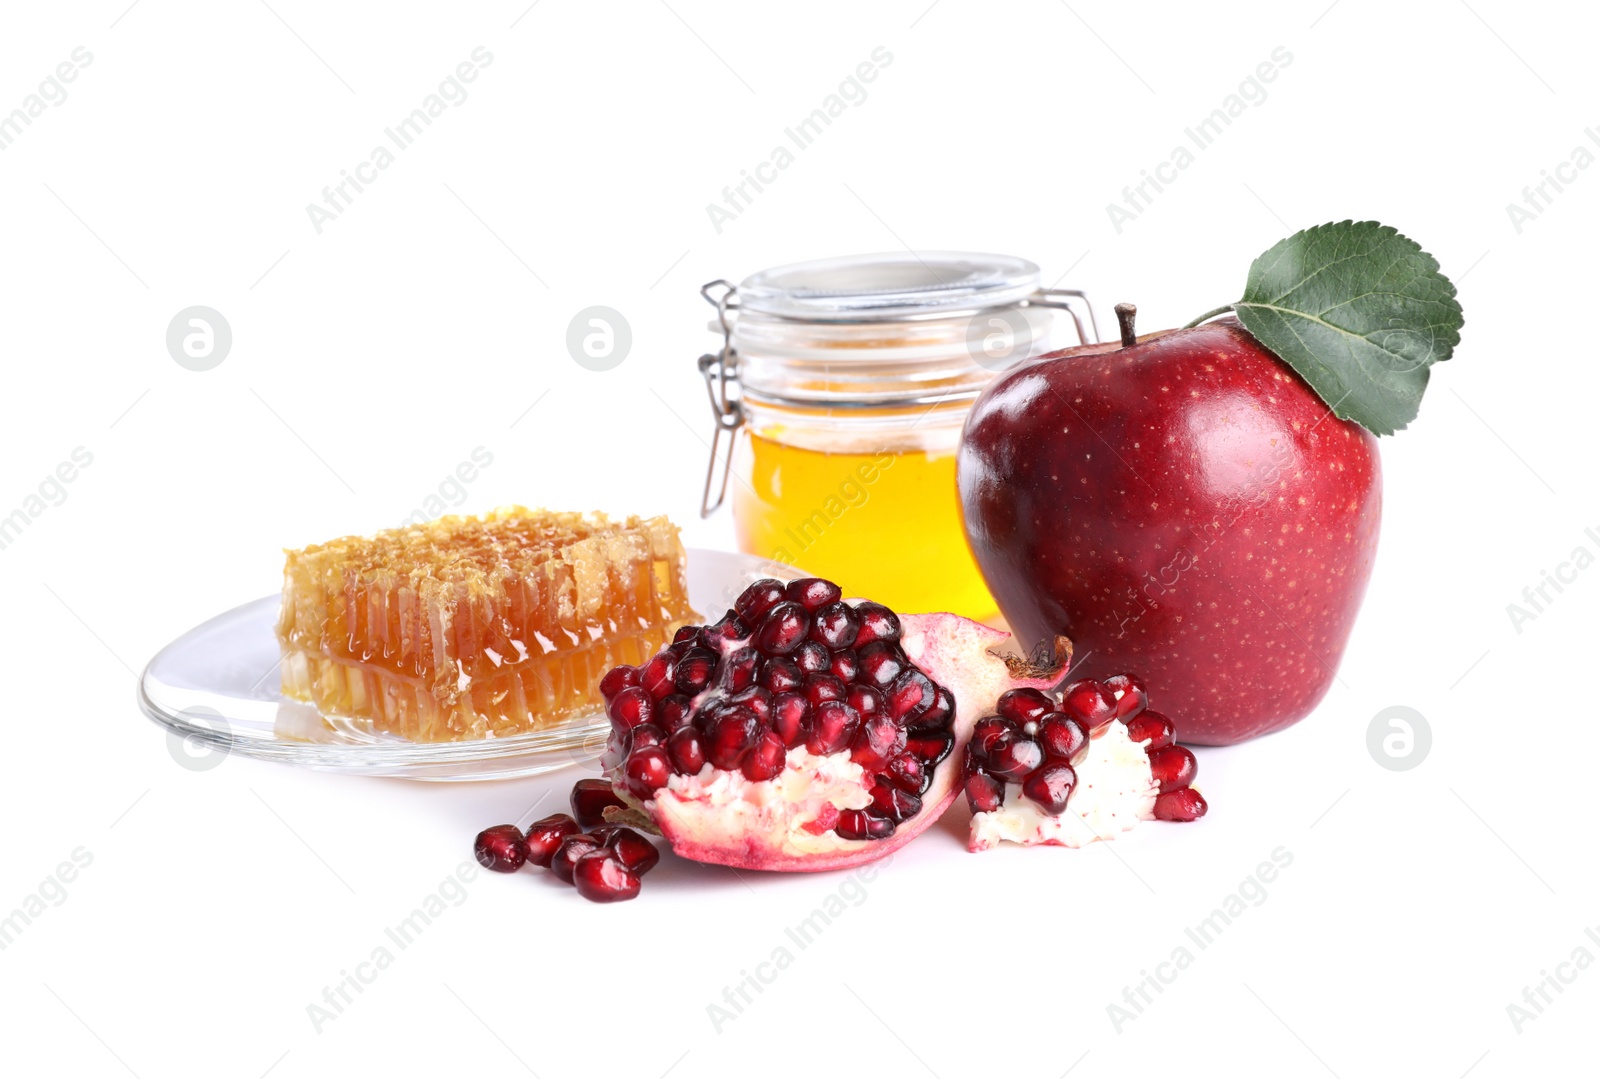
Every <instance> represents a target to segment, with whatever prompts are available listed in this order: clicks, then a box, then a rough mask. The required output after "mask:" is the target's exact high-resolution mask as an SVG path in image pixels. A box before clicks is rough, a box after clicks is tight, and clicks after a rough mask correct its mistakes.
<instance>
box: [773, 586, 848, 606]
mask: <svg viewBox="0 0 1600 1079" xmlns="http://www.w3.org/2000/svg"><path fill="white" fill-rule="evenodd" d="M784 594H785V595H787V596H788V597H789V598H790V599H792V600H794V601H795V602H796V603H798V604H800V606H802V607H804V608H805V609H806V610H807V611H808V612H809V611H816V610H819V609H820V608H823V607H826V606H828V605H829V604H830V603H837V602H838V601H839V597H840V596H842V595H844V593H843V592H841V591H840V590H839V586H838V585H836V584H834V583H833V582H832V581H825V580H823V579H822V578H821V577H801V578H799V579H798V580H793V581H790V582H789V587H788V588H786V589H784Z"/></svg>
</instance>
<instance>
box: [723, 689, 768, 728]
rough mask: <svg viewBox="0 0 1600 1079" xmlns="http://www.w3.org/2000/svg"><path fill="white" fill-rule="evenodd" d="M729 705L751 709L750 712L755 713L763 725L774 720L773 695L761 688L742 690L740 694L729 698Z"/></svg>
mask: <svg viewBox="0 0 1600 1079" xmlns="http://www.w3.org/2000/svg"><path fill="white" fill-rule="evenodd" d="M728 703H729V704H742V705H744V706H745V707H746V708H748V709H750V711H752V712H754V713H755V714H756V718H757V719H759V720H760V721H761V722H762V723H767V722H770V721H771V719H772V694H771V693H768V692H767V691H766V690H764V689H762V688H761V687H760V686H751V687H749V688H748V689H741V690H740V691H739V692H737V693H735V694H734V695H733V696H731V697H729V698H728Z"/></svg>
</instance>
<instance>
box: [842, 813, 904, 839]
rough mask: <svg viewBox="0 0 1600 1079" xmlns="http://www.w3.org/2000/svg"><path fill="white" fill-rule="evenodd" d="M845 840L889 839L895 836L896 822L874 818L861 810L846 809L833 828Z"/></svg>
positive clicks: (883, 818)
mask: <svg viewBox="0 0 1600 1079" xmlns="http://www.w3.org/2000/svg"><path fill="white" fill-rule="evenodd" d="M833 830H834V831H835V832H838V833H839V836H840V837H841V838H843V839H887V838H889V837H890V836H892V835H894V821H892V820H889V819H887V818H885V817H877V816H873V815H872V814H870V813H867V812H866V811H865V810H861V809H846V810H844V811H843V812H841V813H840V814H839V823H837V824H835V825H834V826H833Z"/></svg>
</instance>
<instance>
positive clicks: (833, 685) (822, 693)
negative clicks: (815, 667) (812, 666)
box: [805, 674, 845, 708]
mask: <svg viewBox="0 0 1600 1079" xmlns="http://www.w3.org/2000/svg"><path fill="white" fill-rule="evenodd" d="M805 693H806V700H807V701H809V702H810V703H811V707H813V708H815V707H816V706H817V705H819V704H821V703H822V702H823V701H842V700H844V696H845V689H844V683H843V682H841V681H839V680H838V679H837V678H835V677H834V676H833V675H831V674H808V675H806V689H805Z"/></svg>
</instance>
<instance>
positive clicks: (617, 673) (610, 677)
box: [600, 664, 639, 702]
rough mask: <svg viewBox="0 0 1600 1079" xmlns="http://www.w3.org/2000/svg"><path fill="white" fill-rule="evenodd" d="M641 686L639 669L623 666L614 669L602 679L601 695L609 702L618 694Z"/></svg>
mask: <svg viewBox="0 0 1600 1079" xmlns="http://www.w3.org/2000/svg"><path fill="white" fill-rule="evenodd" d="M638 684H639V668H637V667H630V666H628V665H627V664H623V665H622V666H620V667H613V668H611V669H610V670H609V671H607V672H606V673H605V675H604V677H602V678H601V679H600V695H601V696H602V697H604V698H605V699H606V700H607V701H608V702H609V701H610V700H611V698H612V697H615V696H616V695H617V694H618V693H621V692H622V691H623V690H625V689H628V688H629V687H631V686H636V685H638Z"/></svg>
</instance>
